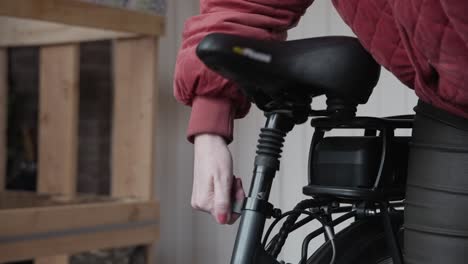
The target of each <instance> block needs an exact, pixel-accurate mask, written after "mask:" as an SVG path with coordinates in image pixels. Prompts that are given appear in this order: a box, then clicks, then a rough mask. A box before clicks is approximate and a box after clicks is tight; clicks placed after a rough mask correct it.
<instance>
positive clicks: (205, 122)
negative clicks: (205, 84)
mask: <svg viewBox="0 0 468 264" xmlns="http://www.w3.org/2000/svg"><path fill="white" fill-rule="evenodd" d="M233 122H234V107H233V104H232V101H231V100H229V99H224V98H213V97H205V96H197V97H195V98H194V99H193V102H192V113H191V115H190V121H189V126H188V131H187V139H188V141H190V142H191V143H193V142H194V139H195V136H196V135H199V134H216V135H220V136H222V137H223V138H224V139H225V140H226V142H227V143H228V144H229V143H231V142H232V134H233Z"/></svg>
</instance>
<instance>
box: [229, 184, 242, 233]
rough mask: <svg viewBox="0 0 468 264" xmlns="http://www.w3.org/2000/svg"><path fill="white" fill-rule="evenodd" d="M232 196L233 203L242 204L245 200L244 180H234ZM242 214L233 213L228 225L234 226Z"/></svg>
mask: <svg viewBox="0 0 468 264" xmlns="http://www.w3.org/2000/svg"><path fill="white" fill-rule="evenodd" d="M231 194H232V196H231V199H232V201H233V202H234V201H236V202H238V203H242V202H243V201H244V199H245V192H244V188H243V187H242V180H241V179H240V178H234V182H233V184H232V192H231ZM239 217H240V214H237V213H232V215H231V219H230V221H229V222H228V224H230V225H232V224H234V223H235V222H236V221H237V219H239Z"/></svg>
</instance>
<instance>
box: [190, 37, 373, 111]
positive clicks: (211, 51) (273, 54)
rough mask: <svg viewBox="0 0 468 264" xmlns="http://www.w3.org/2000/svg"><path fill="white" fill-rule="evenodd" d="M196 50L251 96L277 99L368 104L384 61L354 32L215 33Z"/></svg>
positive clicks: (202, 58) (203, 58) (207, 62)
mask: <svg viewBox="0 0 468 264" xmlns="http://www.w3.org/2000/svg"><path fill="white" fill-rule="evenodd" d="M196 52H197V55H198V57H199V58H200V59H201V60H202V61H203V62H204V63H205V64H206V65H207V66H208V67H209V68H211V69H212V70H214V71H216V72H218V73H219V74H221V75H222V76H224V77H226V78H228V79H230V80H233V81H235V82H237V83H238V84H240V87H241V88H242V89H243V90H244V91H245V92H246V93H247V95H252V94H255V93H263V94H264V95H267V96H268V97H270V98H271V99H272V100H276V99H278V98H280V99H281V98H284V99H285V100H286V98H289V97H293V98H298V97H308V96H309V97H314V96H318V95H323V94H325V95H327V97H328V98H338V99H342V100H345V101H347V102H349V103H355V104H356V105H357V104H364V103H366V102H367V100H368V99H369V96H370V95H371V93H372V90H373V88H374V87H375V85H376V84H377V81H378V79H379V75H380V66H379V65H378V64H377V63H376V62H375V60H374V59H373V58H372V56H371V55H370V54H369V53H368V52H367V51H366V50H365V49H364V48H363V47H362V46H361V44H360V43H359V41H358V40H357V39H356V38H352V37H343V36H338V37H336V36H333V37H318V38H310V39H303V40H295V41H266V40H256V39H252V38H245V37H240V36H235V35H229V34H220V33H214V34H210V35H208V36H206V37H205V38H204V39H203V40H202V41H201V43H200V44H199V45H198V47H197V51H196ZM255 103H257V104H258V102H255Z"/></svg>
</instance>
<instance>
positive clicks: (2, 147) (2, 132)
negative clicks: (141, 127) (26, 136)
mask: <svg viewBox="0 0 468 264" xmlns="http://www.w3.org/2000/svg"><path fill="white" fill-rule="evenodd" d="M7 65H8V63H7V51H6V50H5V49H1V48H0V191H2V190H3V189H4V188H5V184H6V177H5V175H6V160H7V156H6V154H7V151H6V149H7V146H6V145H7V144H6V143H7V141H6V136H7V123H8V120H7V112H8V99H7V96H8V80H7V79H8V78H7V76H8V66H7Z"/></svg>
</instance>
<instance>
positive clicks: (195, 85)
mask: <svg viewBox="0 0 468 264" xmlns="http://www.w3.org/2000/svg"><path fill="white" fill-rule="evenodd" d="M312 2H313V0H288V1H285V0H201V15H199V16H195V17H192V18H190V19H189V20H188V21H187V22H186V25H185V30H184V35H183V38H184V40H183V44H182V47H181V49H180V52H179V55H178V58H177V63H176V73H175V79H174V92H175V96H176V98H177V99H178V100H179V101H181V102H183V103H184V104H186V105H190V106H192V114H191V118H190V123H189V128H188V138H189V140H190V141H192V140H193V137H194V136H195V135H197V134H201V133H212V134H218V135H221V136H223V137H224V138H225V139H226V140H227V141H228V142H230V141H231V140H232V131H233V119H234V118H241V117H243V116H245V115H246V113H247V112H248V110H249V106H250V104H249V103H248V102H247V100H246V98H245V97H244V96H243V95H242V94H241V93H240V92H239V91H238V89H237V88H236V87H235V85H234V84H233V83H231V82H229V81H228V80H226V79H224V78H222V77H221V76H219V75H217V74H216V73H214V72H212V71H210V70H209V69H207V68H206V67H205V66H204V65H203V64H202V62H201V61H200V60H199V59H198V58H197V57H196V55H195V48H196V46H197V44H198V43H199V42H200V40H201V39H202V38H203V37H204V36H205V35H207V34H209V33H213V32H224V33H232V34H238V35H243V36H249V37H253V38H259V39H275V40H284V39H285V38H286V34H287V33H286V32H287V30H288V29H290V28H292V27H294V26H295V25H296V24H297V22H298V20H299V19H300V17H301V16H302V15H303V14H304V12H305V10H306V9H307V8H308V7H309V6H310V5H311V3H312ZM333 4H334V6H335V8H336V9H337V10H338V12H339V14H340V15H341V17H342V18H343V20H344V21H345V22H346V23H347V24H348V25H349V26H350V27H351V29H352V30H353V31H354V33H355V34H356V35H357V37H358V38H359V40H360V41H361V43H362V45H363V46H364V47H365V48H366V49H367V50H368V51H369V52H370V53H371V54H372V56H373V57H374V58H375V59H376V60H377V62H379V63H380V64H381V65H382V66H384V67H385V68H387V69H388V70H389V71H391V72H392V73H393V74H394V75H395V76H396V77H397V78H398V79H399V80H400V81H401V82H403V83H404V84H405V85H406V86H408V87H409V88H412V89H414V90H415V91H416V94H417V95H418V97H419V98H421V99H422V100H423V101H426V102H427V103H430V104H432V105H434V106H436V107H439V108H442V109H444V110H446V111H448V112H451V113H453V114H456V115H459V116H462V117H464V118H468V15H467V14H468V1H466V0H411V1H409V0H333ZM310 26H311V27H313V26H314V25H310Z"/></svg>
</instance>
